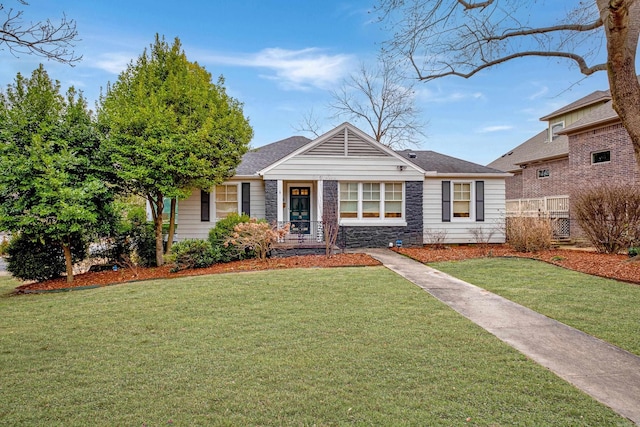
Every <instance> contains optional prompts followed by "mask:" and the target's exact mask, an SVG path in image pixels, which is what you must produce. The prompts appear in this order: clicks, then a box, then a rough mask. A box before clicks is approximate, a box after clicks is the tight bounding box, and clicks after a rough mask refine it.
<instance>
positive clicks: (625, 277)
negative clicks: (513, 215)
mask: <svg viewBox="0 0 640 427" xmlns="http://www.w3.org/2000/svg"><path fill="white" fill-rule="evenodd" d="M396 250H397V251H398V252H400V253H402V254H405V255H407V256H409V257H411V258H414V259H416V260H418V261H421V262H424V263H427V262H439V261H456V260H463V259H471V258H482V257H489V256H493V257H520V258H531V259H536V260H540V261H544V262H548V263H550V264H554V265H558V266H560V267H564V268H567V269H569V270H575V271H579V272H582V273H587V274H592V275H594V276H600V277H607V278H610V279H616V280H621V281H624V282H630V283H637V284H640V262H637V261H635V260H634V261H630V260H629V257H628V255H615V254H599V253H596V252H593V251H590V250H584V249H551V250H547V251H541V252H536V253H523V252H516V251H514V250H513V249H512V248H511V247H510V246H508V245H489V246H488V247H481V246H451V247H445V248H444V249H430V248H400V249H396Z"/></svg>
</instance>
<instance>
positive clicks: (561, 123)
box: [547, 120, 565, 142]
mask: <svg viewBox="0 0 640 427" xmlns="http://www.w3.org/2000/svg"><path fill="white" fill-rule="evenodd" d="M557 125H562V129H560V131H562V130H564V128H565V126H564V120H560V121H558V122H553V123H551V122H549V134H548V135H547V137H548V142H552V141H553V140H554V139H553V127H554V126H557ZM559 136H560V134H559V133H558V132H556V138H557V137H559Z"/></svg>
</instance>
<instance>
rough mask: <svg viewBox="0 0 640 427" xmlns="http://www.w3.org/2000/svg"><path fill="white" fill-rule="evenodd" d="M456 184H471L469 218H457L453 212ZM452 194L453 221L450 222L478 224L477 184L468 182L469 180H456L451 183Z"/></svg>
mask: <svg viewBox="0 0 640 427" xmlns="http://www.w3.org/2000/svg"><path fill="white" fill-rule="evenodd" d="M455 184H469V190H470V194H469V216H468V217H455V216H454V212H453V205H454V203H455V201H456V200H455V198H454V187H455ZM449 191H450V192H451V195H450V200H451V202H450V203H451V220H450V221H449V222H476V204H475V200H476V182H475V181H468V180H455V181H453V180H452V181H451V188H450V189H449Z"/></svg>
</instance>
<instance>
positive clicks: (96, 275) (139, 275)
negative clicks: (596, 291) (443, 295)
mask: <svg viewBox="0 0 640 427" xmlns="http://www.w3.org/2000/svg"><path fill="white" fill-rule="evenodd" d="M394 250H395V251H398V252H400V253H402V254H404V255H407V256H409V257H411V258H414V259H416V260H418V261H421V262H424V263H428V262H438V261H456V260H464V259H470V258H482V257H521V258H531V259H537V260H540V261H545V262H548V263H550V264H554V265H558V266H560V267H564V268H567V269H570V270H575V271H580V272H583V273H587V274H592V275H595V276H601V277H607V278H611V279H617V280H622V281H625V282H631V283H637V284H640V262H630V261H629V257H628V256H626V255H606V254H598V253H595V252H592V251H586V250H575V249H552V250H548V251H541V252H537V253H522V252H516V251H514V250H513V249H512V248H511V247H510V246H508V245H489V246H488V247H483V246H476V245H470V246H448V247H445V248H444V249H433V248H429V247H424V248H399V249H394ZM373 265H380V263H379V262H378V261H377V260H375V259H373V258H371V257H370V256H369V255H365V254H336V255H333V256H331V257H330V258H327V257H326V256H324V255H306V256H296V257H289V258H271V259H268V260H267V261H265V262H262V261H259V260H255V259H250V260H243V261H234V262H230V263H224V264H215V265H213V266H211V267H208V268H199V269H194V270H183V271H179V272H175V273H172V272H171V266H167V265H166V266H163V267H154V268H138V269H137V270H136V271H133V270H131V269H119V270H118V271H112V270H109V271H101V272H89V273H84V274H78V275H76V276H75V277H74V281H73V283H67V281H66V278H64V277H63V278H60V279H54V280H47V281H45V282H37V283H29V284H25V285H22V286H19V287H17V288H16V293H30V292H39V291H54V290H62V289H70V288H85V287H95V286H106V285H112V284H117V283H125V282H132V281H139V280H149V279H163V278H173V277H184V276H198V275H204V274H216V273H231V272H241V271H260V270H272V269H285V268H327V267H351V266H373Z"/></svg>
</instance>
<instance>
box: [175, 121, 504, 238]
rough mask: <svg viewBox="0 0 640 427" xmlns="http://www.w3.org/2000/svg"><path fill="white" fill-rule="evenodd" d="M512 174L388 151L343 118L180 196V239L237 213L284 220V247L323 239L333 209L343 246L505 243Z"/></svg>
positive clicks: (257, 153) (248, 157)
mask: <svg viewBox="0 0 640 427" xmlns="http://www.w3.org/2000/svg"><path fill="white" fill-rule="evenodd" d="M508 176H510V174H509V173H505V172H502V171H499V170H496V169H492V168H489V167H486V166H481V165H478V164H474V163H471V162H467V161H464V160H460V159H456V158H453V157H449V156H445V155H442V154H439V153H435V152H433V151H414V150H404V151H393V150H391V149H389V148H388V147H386V146H384V145H382V144H380V143H379V142H377V141H375V140H374V139H373V138H371V137H370V136H369V135H367V134H366V133H365V132H363V131H361V130H360V129H358V128H356V127H355V126H353V125H351V124H350V123H344V124H342V125H340V126H338V127H336V128H335V129H333V130H331V131H329V132H327V133H325V134H324V135H322V136H320V137H318V138H316V139H314V140H310V139H308V138H305V137H302V136H294V137H291V138H287V139H284V140H281V141H278V142H274V143H272V144H269V145H265V146H263V147H259V148H256V149H254V150H251V151H249V152H248V153H247V154H245V155H244V157H243V159H242V162H241V164H240V165H239V166H238V168H237V169H236V174H235V176H234V177H232V178H231V179H229V180H228V181H227V182H225V183H223V184H222V185H218V186H216V187H215V188H212V189H211V191H202V190H196V191H194V192H193V193H192V194H191V196H190V197H188V198H187V199H184V200H180V201H179V202H178V205H179V227H178V236H177V240H182V239H187V238H200V239H204V238H207V236H208V233H209V230H210V229H211V228H213V227H214V226H215V224H216V221H217V220H218V219H220V218H224V217H225V216H227V215H228V214H229V213H231V212H243V213H246V214H249V215H250V216H252V217H257V218H264V219H266V220H267V221H269V222H270V223H272V224H274V225H275V224H277V225H278V226H280V227H281V226H283V225H284V224H286V223H289V224H290V226H291V230H290V233H289V237H288V238H287V239H286V241H285V242H284V243H286V244H290V245H293V246H295V245H296V244H299V245H301V246H302V245H311V244H316V245H319V244H320V243H322V242H323V241H324V236H323V233H322V221H323V218H324V217H325V216H327V215H329V213H331V212H332V213H333V215H335V216H337V217H338V221H339V225H340V231H339V237H338V245H339V246H341V247H343V248H345V247H346V248H354V247H387V246H388V245H389V243H393V244H396V242H398V243H399V241H402V242H403V243H402V244H403V245H405V246H407V245H422V244H428V243H477V242H487V241H488V242H491V243H502V242H504V239H505V235H504V217H505V178H506V177H508Z"/></svg>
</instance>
